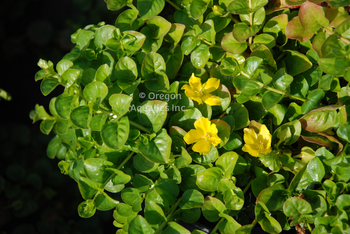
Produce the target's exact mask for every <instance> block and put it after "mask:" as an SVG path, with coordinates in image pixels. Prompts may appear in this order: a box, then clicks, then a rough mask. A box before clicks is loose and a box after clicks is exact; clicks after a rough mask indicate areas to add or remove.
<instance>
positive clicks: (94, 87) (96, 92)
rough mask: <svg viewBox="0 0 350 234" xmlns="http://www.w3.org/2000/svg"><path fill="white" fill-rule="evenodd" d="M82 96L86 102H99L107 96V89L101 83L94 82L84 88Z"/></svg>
mask: <svg viewBox="0 0 350 234" xmlns="http://www.w3.org/2000/svg"><path fill="white" fill-rule="evenodd" d="M83 94H84V97H85V98H86V99H87V100H88V101H96V100H99V101H100V102H101V101H102V100H103V99H104V98H105V97H106V96H107V94H108V87H107V85H106V84H105V83H103V82H101V81H94V82H92V83H90V84H88V85H87V86H86V87H85V88H84V90H83Z"/></svg>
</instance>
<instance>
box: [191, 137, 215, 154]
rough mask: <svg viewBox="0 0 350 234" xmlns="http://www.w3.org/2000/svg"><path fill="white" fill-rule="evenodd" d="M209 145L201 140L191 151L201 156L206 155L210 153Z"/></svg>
mask: <svg viewBox="0 0 350 234" xmlns="http://www.w3.org/2000/svg"><path fill="white" fill-rule="evenodd" d="M210 148H211V144H210V142H209V141H207V140H205V139H202V140H200V141H198V142H197V143H196V144H194V145H193V147H192V150H193V151H195V152H198V153H200V154H201V155H205V154H208V153H209V152H210Z"/></svg>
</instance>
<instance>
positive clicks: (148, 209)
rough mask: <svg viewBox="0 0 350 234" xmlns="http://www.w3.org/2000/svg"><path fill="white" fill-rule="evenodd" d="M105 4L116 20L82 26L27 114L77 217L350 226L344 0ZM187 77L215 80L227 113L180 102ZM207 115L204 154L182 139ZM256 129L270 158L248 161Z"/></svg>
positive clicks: (46, 67) (142, 228) (234, 229)
mask: <svg viewBox="0 0 350 234" xmlns="http://www.w3.org/2000/svg"><path fill="white" fill-rule="evenodd" d="M105 2H106V5H107V7H108V9H110V10H120V9H123V10H124V11H122V12H121V13H120V14H119V16H118V17H117V19H116V21H115V24H114V25H112V24H105V23H104V22H101V23H99V24H97V25H88V26H86V27H84V28H82V29H79V30H78V31H77V32H75V33H74V34H73V35H72V36H71V40H72V42H73V43H74V44H75V47H74V49H73V50H72V51H71V52H70V53H68V54H67V55H65V56H64V57H63V59H62V60H61V61H60V62H58V63H57V64H56V65H54V64H53V63H52V62H50V61H46V60H43V59H41V60H40V61H39V62H38V66H39V67H40V68H41V70H39V71H38V72H37V73H36V75H35V81H41V92H42V93H43V95H45V96H46V95H49V94H50V93H51V92H52V91H53V90H54V89H55V88H56V87H57V86H58V85H61V86H63V87H64V92H63V93H62V94H60V95H59V96H57V97H54V98H52V99H51V101H50V105H49V112H50V114H49V113H48V112H46V110H45V109H44V107H43V106H39V105H37V106H36V107H35V110H34V111H32V113H31V117H32V119H33V122H36V121H39V120H41V123H40V129H41V131H42V132H43V133H44V134H49V133H50V132H51V131H53V132H54V133H55V136H54V137H53V138H52V140H51V141H50V143H49V145H48V148H47V155H48V156H49V157H50V158H58V159H59V160H60V162H59V163H58V166H59V168H60V170H61V172H62V173H63V174H65V175H69V176H70V177H71V178H72V179H74V180H75V181H76V182H77V184H78V187H79V191H80V193H81V196H82V198H83V199H84V201H83V202H82V203H81V204H80V205H79V207H78V213H79V215H80V216H81V217H83V218H89V217H91V216H93V215H94V213H95V212H96V210H101V211H105V210H112V209H113V210H114V213H113V217H114V219H115V221H114V223H113V224H114V225H115V226H116V227H117V228H118V231H117V233H147V234H148V233H190V231H189V230H187V229H186V228H184V227H183V226H181V225H180V224H179V222H180V221H182V222H185V223H194V222H197V221H198V220H199V219H200V217H201V216H204V218H205V219H206V220H208V221H209V222H213V223H214V226H215V227H214V228H213V229H212V230H211V233H217V232H220V233H225V234H226V233H250V232H251V231H252V229H253V227H254V226H255V225H256V224H257V223H259V225H260V226H261V228H262V229H263V230H264V231H266V232H268V233H280V232H282V230H289V229H290V228H291V227H293V226H295V227H296V229H297V230H298V232H299V233H304V230H305V229H307V230H308V231H309V232H312V233H329V232H331V233H346V232H349V231H350V227H349V224H348V223H349V214H350V210H349V198H350V197H349V196H350V195H349V191H350V183H349V180H350V170H349V167H350V152H349V147H348V144H349V143H350V138H349V135H350V126H349V124H348V115H349V114H348V113H349V104H350V102H349V100H350V99H349V97H350V94H349V90H348V89H349V87H348V86H349V85H348V82H349V81H350V70H349V67H350V60H349V54H350V50H349V44H350V41H349V40H350V34H349V29H350V20H349V14H348V12H347V10H346V9H347V8H345V7H346V6H347V5H349V4H350V3H349V1H347V0H343V1H333V0H327V1H326V2H323V3H322V4H321V2H322V1H315V0H314V1H304V0H298V1H296V0H286V1H267V0H176V1H168V0H167V1H165V0H155V1H153V0H152V1H151V0H137V1H130V0H105ZM168 12H171V13H173V14H168ZM191 74H194V75H195V76H196V77H200V78H201V80H202V83H204V82H206V81H207V80H208V79H209V78H210V77H215V78H217V79H219V80H220V87H219V88H218V89H217V90H216V91H215V92H213V93H212V94H213V95H215V96H218V97H219V98H220V100H221V105H220V106H210V105H207V104H201V105H198V103H196V102H194V101H193V100H191V99H190V98H188V97H187V96H186V95H185V94H184V92H183V90H181V87H182V85H183V84H186V83H187V82H188V79H189V77H190V76H191ZM200 117H206V118H208V119H210V120H211V121H212V123H215V124H216V126H217V129H218V136H219V137H220V139H221V143H220V144H219V145H217V146H216V147H214V146H212V147H211V151H210V152H209V153H208V154H206V155H199V154H198V153H196V152H194V151H193V150H192V149H191V147H188V146H187V145H186V143H185V141H184V140H183V137H184V136H185V135H186V133H187V132H188V131H190V130H191V129H194V122H195V121H196V120H197V119H199V118H200ZM257 124H265V125H266V126H268V128H269V130H270V132H271V133H272V146H271V147H272V149H273V150H272V152H271V153H270V154H269V155H260V157H258V158H254V157H252V156H250V155H249V154H247V153H245V152H243V151H242V146H243V144H244V141H243V139H244V136H243V128H245V127H248V126H250V127H254V126H257ZM192 233H202V231H199V230H194V231H193V232H192Z"/></svg>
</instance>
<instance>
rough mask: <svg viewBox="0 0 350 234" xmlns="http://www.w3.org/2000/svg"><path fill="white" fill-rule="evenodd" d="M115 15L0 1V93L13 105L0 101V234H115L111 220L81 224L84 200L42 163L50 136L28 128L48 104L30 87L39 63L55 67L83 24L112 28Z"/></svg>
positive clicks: (78, 4)
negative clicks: (36, 112) (33, 114)
mask: <svg viewBox="0 0 350 234" xmlns="http://www.w3.org/2000/svg"><path fill="white" fill-rule="evenodd" d="M117 15H118V12H111V11H108V10H107V8H106V4H105V2H104V1H103V0H59V1H56V0H55V1H54V0H17V1H0V17H1V18H0V51H1V53H0V55H1V71H2V72H1V78H0V88H1V89H4V90H6V91H7V92H8V93H10V94H11V96H12V100H11V101H5V100H3V99H2V100H0V234H21V233H26V234H34V233H38V234H39V233H40V234H41V233H43V234H51V233H52V234H53V233H74V234H75V233H77V234H79V233H84V234H89V233H91V234H98V233H115V231H116V230H117V229H116V228H115V227H114V226H113V224H112V223H113V216H112V212H99V211H97V212H96V214H95V216H94V217H92V218H90V219H82V218H80V217H79V215H78V212H77V207H78V205H79V203H80V202H82V201H83V199H82V198H81V196H80V193H79V191H78V186H77V184H76V182H75V181H74V180H73V179H71V178H70V177H69V176H64V175H62V174H61V173H60V170H59V168H58V166H57V163H58V160H57V159H53V160H52V159H49V158H48V157H47V156H46V147H47V144H48V142H49V140H50V139H51V138H52V137H53V135H49V136H46V135H44V134H42V133H41V132H40V130H39V125H40V123H39V122H40V121H39V122H37V123H35V124H32V120H31V119H30V118H29V113H30V111H31V110H33V109H34V107H35V105H36V104H39V105H43V106H44V107H45V109H46V110H47V111H48V104H49V101H50V100H51V98H52V97H55V96H58V95H59V94H61V93H62V91H63V87H57V88H56V90H55V91H54V92H52V93H51V94H50V95H49V96H47V97H44V96H43V95H42V94H41V91H40V81H39V82H35V81H34V75H35V73H36V72H37V71H38V70H39V67H38V66H37V62H38V61H39V59H40V58H42V59H45V60H51V61H52V62H53V63H54V64H55V65H56V64H57V62H58V61H60V60H61V58H62V57H63V56H64V55H65V54H66V53H68V52H69V51H70V50H71V49H72V47H73V44H72V43H71V41H70V35H71V34H72V33H74V32H75V31H76V30H78V29H79V28H83V27H85V26H86V25H88V24H97V23H99V22H101V21H105V22H106V24H112V25H113V24H114V22H115V19H116V17H117Z"/></svg>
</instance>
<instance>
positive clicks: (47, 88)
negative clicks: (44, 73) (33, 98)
mask: <svg viewBox="0 0 350 234" xmlns="http://www.w3.org/2000/svg"><path fill="white" fill-rule="evenodd" d="M59 84H60V81H59V80H58V79H57V78H53V77H46V78H44V80H43V81H42V82H41V84H40V91H41V93H42V94H43V95H44V96H47V95H49V94H50V93H51V92H52V91H53V90H54V89H55V88H56V87H57V86H58V85H59Z"/></svg>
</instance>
